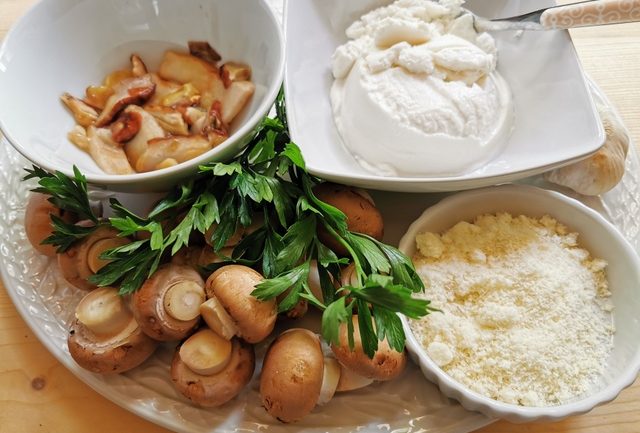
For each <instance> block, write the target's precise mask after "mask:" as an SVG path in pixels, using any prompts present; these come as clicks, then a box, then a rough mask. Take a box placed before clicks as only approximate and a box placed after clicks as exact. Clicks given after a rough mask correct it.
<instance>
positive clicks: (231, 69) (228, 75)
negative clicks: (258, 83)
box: [220, 62, 251, 87]
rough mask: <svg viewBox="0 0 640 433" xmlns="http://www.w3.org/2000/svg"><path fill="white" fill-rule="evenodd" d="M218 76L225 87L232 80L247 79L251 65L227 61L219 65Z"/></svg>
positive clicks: (249, 75)
mask: <svg viewBox="0 0 640 433" xmlns="http://www.w3.org/2000/svg"><path fill="white" fill-rule="evenodd" d="M220 76H221V77H222V81H223V82H224V85H225V87H229V85H230V84H231V83H233V82H234V81H249V80H250V79H251V67H250V66H249V65H245V64H244V63H236V62H227V63H225V64H224V65H222V66H221V67H220Z"/></svg>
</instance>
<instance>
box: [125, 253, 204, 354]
mask: <svg viewBox="0 0 640 433" xmlns="http://www.w3.org/2000/svg"><path fill="white" fill-rule="evenodd" d="M204 299H205V295H204V281H203V280H202V278H201V277H200V274H198V272H197V271H196V270H195V269H193V268H192V267H190V266H180V265H174V264H171V263H169V264H166V265H164V266H161V267H160V268H158V270H157V271H156V272H155V273H154V274H153V275H152V276H151V278H149V279H148V280H147V281H145V282H144V284H143V285H142V287H140V289H139V290H138V291H137V292H136V293H135V294H134V295H133V300H132V310H133V314H134V316H135V317H136V320H138V323H140V326H141V327H142V330H143V331H144V332H145V333H146V334H147V335H148V336H150V337H151V338H153V339H155V340H159V341H172V340H180V339H182V338H184V337H186V336H187V335H189V333H190V332H191V331H192V330H193V329H194V328H195V326H196V325H197V324H198V319H199V318H200V304H202V302H204Z"/></svg>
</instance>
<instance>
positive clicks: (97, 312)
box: [76, 287, 133, 336]
mask: <svg viewBox="0 0 640 433" xmlns="http://www.w3.org/2000/svg"><path fill="white" fill-rule="evenodd" d="M132 318H133V316H132V314H131V312H130V311H129V310H128V309H127V307H126V305H125V304H124V302H123V301H122V298H121V297H120V295H118V290H117V289H114V288H113V287H101V288H99V289H95V290H93V291H91V292H89V293H88V294H87V295H86V296H85V297H84V298H82V300H81V301H80V303H79V304H78V306H77V307H76V319H78V321H79V322H80V323H82V324H83V325H84V326H86V327H87V328H88V329H89V330H91V332H93V333H94V334H96V335H99V336H113V335H116V334H117V333H119V332H121V331H122V330H123V329H125V328H126V327H127V325H128V324H129V323H130V322H131V320H132Z"/></svg>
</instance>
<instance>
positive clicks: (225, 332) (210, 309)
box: [200, 296, 240, 340]
mask: <svg viewBox="0 0 640 433" xmlns="http://www.w3.org/2000/svg"><path fill="white" fill-rule="evenodd" d="M200 314H201V315H202V318H203V319H204V321H205V322H206V323H207V325H209V328H211V329H213V330H214V331H215V332H217V333H218V334H219V335H221V336H222V337H224V338H226V339H227V340H230V339H231V338H233V336H234V335H236V334H238V333H239V332H240V331H239V330H238V327H237V326H236V325H235V323H233V319H232V318H231V316H230V315H229V313H227V310H225V309H224V307H223V306H222V304H221V303H220V302H219V301H218V299H217V298H216V297H215V296H213V297H211V298H209V299H207V301H206V302H204V303H203V304H202V305H200Z"/></svg>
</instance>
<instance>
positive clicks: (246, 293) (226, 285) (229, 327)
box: [200, 265, 277, 343]
mask: <svg viewBox="0 0 640 433" xmlns="http://www.w3.org/2000/svg"><path fill="white" fill-rule="evenodd" d="M262 280H263V277H262V275H260V274H259V273H258V272H256V271H254V270H253V269H251V268H249V267H247V266H241V265H227V266H223V267H221V268H220V269H218V270H217V271H215V272H214V273H213V274H211V275H210V276H209V278H208V279H207V282H206V286H205V290H206V293H207V298H208V299H207V301H206V302H205V303H203V304H202V305H201V306H200V313H201V314H202V318H203V319H204V320H205V322H207V324H208V325H209V327H210V328H211V329H213V330H214V331H215V332H217V333H218V334H219V335H221V336H223V337H225V338H231V337H232V336H234V335H235V336H238V337H240V338H242V339H243V340H245V341H247V342H249V343H258V342H260V341H262V340H264V339H265V338H266V337H267V336H268V335H269V334H270V333H271V331H273V327H274V326H275V322H276V316H277V308H276V301H275V299H270V300H268V301H260V300H259V299H257V298H255V297H254V296H252V295H251V292H253V290H254V289H255V286H256V284H258V283H260V282H261V281H262Z"/></svg>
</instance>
